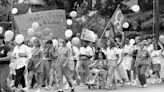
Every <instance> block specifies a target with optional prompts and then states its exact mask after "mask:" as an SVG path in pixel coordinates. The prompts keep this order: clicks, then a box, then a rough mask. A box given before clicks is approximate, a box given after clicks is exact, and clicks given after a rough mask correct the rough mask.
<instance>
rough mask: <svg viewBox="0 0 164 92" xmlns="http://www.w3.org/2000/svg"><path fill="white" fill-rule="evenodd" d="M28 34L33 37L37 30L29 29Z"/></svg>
mask: <svg viewBox="0 0 164 92" xmlns="http://www.w3.org/2000/svg"><path fill="white" fill-rule="evenodd" d="M27 34H28V35H29V36H33V35H34V34H35V30H34V29H33V28H29V29H28V31H27Z"/></svg>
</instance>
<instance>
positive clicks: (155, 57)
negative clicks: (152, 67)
mask: <svg viewBox="0 0 164 92" xmlns="http://www.w3.org/2000/svg"><path fill="white" fill-rule="evenodd" d="M151 57H152V63H153V64H160V63H161V62H160V61H161V50H157V51H153V52H152V53H151Z"/></svg>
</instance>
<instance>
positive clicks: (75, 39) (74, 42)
mask: <svg viewBox="0 0 164 92" xmlns="http://www.w3.org/2000/svg"><path fill="white" fill-rule="evenodd" d="M72 44H74V45H79V44H80V39H79V38H78V37H74V38H73V39H72Z"/></svg>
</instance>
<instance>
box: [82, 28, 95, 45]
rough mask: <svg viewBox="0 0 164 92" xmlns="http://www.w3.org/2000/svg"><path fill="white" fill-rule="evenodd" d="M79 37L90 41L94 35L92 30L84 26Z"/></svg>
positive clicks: (93, 38) (93, 39)
mask: <svg viewBox="0 0 164 92" xmlns="http://www.w3.org/2000/svg"><path fill="white" fill-rule="evenodd" d="M81 39H82V40H86V41H90V42H95V40H96V36H95V33H94V32H93V31H91V30H88V29H85V28H84V29H83V31H82V34H81Z"/></svg>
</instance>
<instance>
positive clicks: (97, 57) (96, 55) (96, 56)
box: [95, 51, 106, 60]
mask: <svg viewBox="0 0 164 92" xmlns="http://www.w3.org/2000/svg"><path fill="white" fill-rule="evenodd" d="M99 54H102V56H103V59H104V60H105V59H106V55H105V54H104V53H103V52H101V51H100V52H96V54H95V60H98V59H99Z"/></svg>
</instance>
